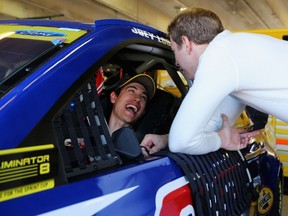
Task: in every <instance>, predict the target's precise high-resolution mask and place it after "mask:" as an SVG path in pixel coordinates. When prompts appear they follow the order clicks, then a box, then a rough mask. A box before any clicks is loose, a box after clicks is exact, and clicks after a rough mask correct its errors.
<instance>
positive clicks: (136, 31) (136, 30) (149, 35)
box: [131, 27, 170, 45]
mask: <svg viewBox="0 0 288 216" xmlns="http://www.w3.org/2000/svg"><path fill="white" fill-rule="evenodd" d="M131 31H132V32H133V33H134V34H137V35H140V36H142V37H145V38H148V39H151V40H155V41H158V42H159V43H162V44H166V45H170V41H169V40H167V39H166V38H164V37H160V36H159V35H155V34H153V33H151V32H148V31H145V30H143V29H139V28H135V27H133V28H132V29H131Z"/></svg>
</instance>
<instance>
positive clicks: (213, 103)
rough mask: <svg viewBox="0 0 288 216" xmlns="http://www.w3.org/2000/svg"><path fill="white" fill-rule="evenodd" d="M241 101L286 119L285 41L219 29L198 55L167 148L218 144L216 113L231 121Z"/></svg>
mask: <svg viewBox="0 0 288 216" xmlns="http://www.w3.org/2000/svg"><path fill="white" fill-rule="evenodd" d="M245 105H250V106H251V107H254V108H255V109H257V110H259V111H262V112H265V113H267V114H271V115H274V116H276V117H277V118H279V119H281V120H283V121H285V122H288V42H287V41H283V40H280V39H275V38H273V37H270V36H266V35H260V34H251V33H231V32H229V31H227V30H225V31H224V32H222V33H220V34H219V35H217V36H216V37H215V38H214V39H213V41H211V42H210V44H209V45H208V47H207V49H206V50H205V51H204V53H203V54H202V55H201V57H200V60H199V65H198V68H197V71H196V73H195V79H194V81H193V85H192V87H191V88H190V89H189V91H188V93H187V95H186V97H185V99H184V100H183V102H182V104H181V106H180V109H179V111H178V113H177V115H176V117H175V119H174V121H173V123H172V126H171V130H170V133H169V148H170V150H171V151H172V152H182V153H187V154H204V153H208V152H212V151H216V150H218V149H219V148H220V145H221V140H220V137H219V135H218V134H217V131H218V130H219V129H220V128H221V126H222V119H221V113H224V114H226V115H227V116H228V118H229V121H230V124H231V125H233V124H234V122H235V121H236V119H237V118H238V116H239V115H240V113H241V112H242V111H243V109H244V107H245Z"/></svg>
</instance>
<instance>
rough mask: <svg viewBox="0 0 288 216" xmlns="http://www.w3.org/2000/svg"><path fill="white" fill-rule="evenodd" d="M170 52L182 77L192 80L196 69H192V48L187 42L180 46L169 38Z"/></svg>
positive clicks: (193, 63)
mask: <svg viewBox="0 0 288 216" xmlns="http://www.w3.org/2000/svg"><path fill="white" fill-rule="evenodd" d="M170 42H171V50H172V51H173V52H174V55H175V65H176V66H178V67H180V70H181V72H182V73H183V75H184V76H185V77H187V78H189V79H191V80H193V79H194V74H195V71H196V69H195V68H194V67H193V65H197V64H195V63H196V62H195V59H193V53H192V47H191V44H189V41H188V40H185V41H184V42H183V43H182V45H181V46H178V44H177V43H176V42H175V41H174V40H173V39H172V38H170Z"/></svg>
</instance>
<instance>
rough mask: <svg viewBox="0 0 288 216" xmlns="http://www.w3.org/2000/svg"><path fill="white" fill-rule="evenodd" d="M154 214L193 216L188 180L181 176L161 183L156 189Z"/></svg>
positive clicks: (158, 215)
mask: <svg viewBox="0 0 288 216" xmlns="http://www.w3.org/2000/svg"><path fill="white" fill-rule="evenodd" d="M155 202H156V203H155V205H156V210H155V214H154V216H165V215H179V216H184V215H185V216H186V215H189V216H195V211H194V208H193V206H192V204H193V202H192V198H191V191H190V188H189V186H188V181H187V180H186V179H185V177H181V178H178V179H175V180H174V181H171V182H169V183H167V184H165V185H163V186H162V187H161V188H159V190H158V191H157V194H156V198H155Z"/></svg>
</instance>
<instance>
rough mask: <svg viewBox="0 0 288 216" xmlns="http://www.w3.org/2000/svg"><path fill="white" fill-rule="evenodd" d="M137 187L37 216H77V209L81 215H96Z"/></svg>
mask: <svg viewBox="0 0 288 216" xmlns="http://www.w3.org/2000/svg"><path fill="white" fill-rule="evenodd" d="M138 187H139V186H134V187H130V188H126V189H123V190H120V191H117V192H114V193H110V194H107V195H104V196H100V197H97V198H93V199H89V200H86V201H83V202H80V203H76V204H73V205H69V206H65V207H63V208H59V209H56V210H53V211H50V212H47V213H43V214H41V215H39V216H50V215H51V216H54V215H75V214H76V215H77V212H79V209H81V215H96V214H97V213H98V212H100V211H101V210H102V209H104V208H106V207H107V206H109V205H111V204H112V203H114V202H116V201H117V200H119V199H121V198H122V197H124V196H126V195H127V194H129V193H131V192H132V191H134V190H135V189H137V188H138Z"/></svg>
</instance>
